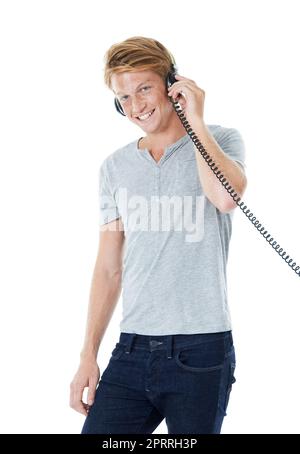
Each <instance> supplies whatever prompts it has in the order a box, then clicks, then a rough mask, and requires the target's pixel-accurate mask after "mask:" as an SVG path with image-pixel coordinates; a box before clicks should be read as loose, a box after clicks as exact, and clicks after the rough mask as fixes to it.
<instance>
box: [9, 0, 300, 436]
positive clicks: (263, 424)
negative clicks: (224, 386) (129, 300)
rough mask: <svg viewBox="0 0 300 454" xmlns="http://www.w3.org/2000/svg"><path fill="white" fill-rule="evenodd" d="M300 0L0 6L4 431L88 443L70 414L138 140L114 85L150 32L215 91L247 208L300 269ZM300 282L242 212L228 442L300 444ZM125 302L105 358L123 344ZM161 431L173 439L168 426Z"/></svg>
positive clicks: (236, 228)
mask: <svg viewBox="0 0 300 454" xmlns="http://www.w3.org/2000/svg"><path fill="white" fill-rule="evenodd" d="M298 3H299V2H297V1H296V0H295V1H291V0H285V1H274V0H270V1H267V0H264V1H261V0H260V1H253V0H251V1H249V0H248V1H243V2H241V1H238V0H237V1H229V0H227V1H226V2H224V1H214V0H209V1H208V0H207V1H199V0H197V1H191V0H186V1H184V2H181V1H172V2H162V1H151V2H150V1H149V2H140V1H133V0H131V1H130V2H124V1H116V0H115V1H112V2H103V1H100V0H99V1H88V0H84V1H83V0H81V1H74V0H72V1H67V0H59V1H57V0H51V1H41V0H39V1H29V0H27V1H25V2H24V1H13V0H9V1H8V0H7V1H2V2H1V7H0V43H1V44H0V45H1V55H0V64H1V71H0V78H1V80H0V95H1V102H0V109H1V112H0V115H1V119H0V120H1V130H2V132H1V136H0V140H1V165H0V173H1V174H0V185H1V232H0V241H1V245H0V246H1V263H0V266H1V295H0V298H1V318H0V323H1V325H0V336H1V339H0V346H1V374H0V380H1V383H0V384H1V423H0V431H1V432H2V433H36V434H37V433H79V432H80V430H81V427H82V425H83V422H84V416H83V415H81V414H79V413H76V412H75V411H74V410H72V409H71V408H70V407H69V383H70V382H71V380H72V378H73V375H74V373H75V371H76V369H77V367H78V364H79V353H80V350H81V347H82V342H83V336H84V329H85V322H86V311H87V304H88V298H89V289H90V283H91V277H92V271H93V267H94V262H95V259H96V252H97V248H98V192H97V191H98V180H97V178H98V169H99V166H100V164H101V162H102V161H103V159H104V158H105V157H106V156H107V155H108V154H110V153H112V152H113V151H114V150H116V149H117V148H118V147H121V146H123V145H124V144H126V143H128V142H130V141H132V140H135V139H137V138H138V137H141V136H142V135H143V131H142V130H140V129H139V128H138V127H137V126H134V125H133V124H132V123H131V122H130V121H129V120H128V119H126V118H125V117H122V116H121V115H119V114H118V113H117V112H116V111H115V109H114V105H113V93H112V92H111V91H109V90H108V88H107V87H106V86H105V85H104V82H103V68H104V61H103V56H104V53H105V51H106V50H107V49H108V48H109V47H110V46H111V45H112V44H114V43H116V42H119V41H122V40H123V39H126V38H128V37H131V36H136V35H143V36H146V37H151V38H155V39H158V40H159V41H161V42H162V43H163V44H164V45H165V46H166V47H167V48H168V49H169V50H170V51H171V52H172V53H173V55H174V57H175V59H176V62H177V65H178V70H179V74H181V75H183V76H185V77H188V78H191V79H193V80H195V81H196V82H197V84H198V85H199V87H201V88H203V89H204V90H205V93H206V97H205V108H204V120H205V122H206V123H207V124H221V125H223V126H227V127H235V128H237V129H238V130H239V131H240V132H241V134H242V136H243V138H244V141H245V144H246V165H247V177H248V187H247V191H246V193H245V194H244V197H243V200H244V202H245V203H246V204H247V205H248V206H249V208H251V210H252V211H253V212H254V214H255V215H256V217H257V218H258V219H259V220H260V221H261V222H262V224H263V225H264V226H265V227H266V228H267V229H268V230H269V231H270V233H271V234H272V236H274V238H275V239H276V240H277V241H278V242H279V243H280V244H281V245H282V247H283V248H284V249H285V250H286V251H287V252H288V254H290V256H291V257H292V258H293V259H294V260H295V261H296V262H297V264H299V263H300V244H299V240H298V238H299V237H298V233H299V227H300V219H299V216H298V206H299V197H298V193H297V191H298V189H299V164H300V162H299V153H300V145H299V141H298V134H299V124H298V122H299V103H300V88H299V80H300V66H299V62H298V60H299V59H298V54H299V46H298V43H299V41H300V29H299V24H298V17H299V16H298V14H297V7H298ZM299 284H300V279H299V276H297V275H296V273H295V272H294V271H293V270H292V269H291V268H290V267H289V266H288V265H287V264H286V263H285V262H284V260H283V259H282V258H280V256H279V255H278V254H277V253H276V252H275V251H274V250H273V249H272V247H271V246H270V245H268V243H267V242H266V240H265V239H264V238H263V237H262V235H260V234H259V233H258V232H257V230H256V229H255V228H254V226H253V225H252V224H251V222H250V221H249V220H248V219H247V218H246V216H245V215H244V214H243V213H242V211H241V210H240V209H239V208H236V212H235V216H234V224H233V234H232V238H231V245H230V254H229V262H228V295H229V303H230V308H231V314H232V320H233V328H234V330H233V332H234V340H235V347H236V355H237V369H236V379H237V381H236V383H235V384H234V390H233V391H232V395H231V399H230V403H229V407H228V415H227V417H226V418H225V420H224V424H223V433H236V434H237V433H300V421H299V416H298V415H299V406H300V392H299V380H300V367H299V340H300V331H299V316H300V301H299ZM120 319H121V300H120V301H119V303H118V306H117V308H116V310H115V312H114V314H113V318H112V320H111V323H110V325H109V327H108V329H107V331H106V334H105V337H104V340H103V342H102V344H101V347H100V351H99V356H98V360H99V365H100V371H101V373H102V371H103V370H104V368H105V367H106V365H107V363H108V360H109V357H110V354H111V351H112V349H113V347H114V345H115V343H116V342H117V340H118V336H119V322H120ZM155 433H167V429H166V425H165V422H162V423H161V424H160V426H159V427H158V428H157V429H156V431H155Z"/></svg>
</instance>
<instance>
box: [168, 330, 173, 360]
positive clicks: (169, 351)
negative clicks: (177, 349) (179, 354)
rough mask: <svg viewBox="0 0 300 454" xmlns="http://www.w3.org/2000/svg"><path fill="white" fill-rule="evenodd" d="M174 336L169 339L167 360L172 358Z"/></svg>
mask: <svg viewBox="0 0 300 454" xmlns="http://www.w3.org/2000/svg"><path fill="white" fill-rule="evenodd" d="M172 347H173V335H172V334H171V335H170V336H168V337H167V358H168V359H171V358H172Z"/></svg>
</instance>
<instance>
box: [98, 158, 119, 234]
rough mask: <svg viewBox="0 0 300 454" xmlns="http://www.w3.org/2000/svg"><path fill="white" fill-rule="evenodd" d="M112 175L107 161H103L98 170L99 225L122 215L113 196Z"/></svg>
mask: <svg viewBox="0 0 300 454" xmlns="http://www.w3.org/2000/svg"><path fill="white" fill-rule="evenodd" d="M111 177H112V176H111V175H110V174H109V172H108V166H107V161H106V160H105V161H103V163H102V164H101V166H100V168H99V172H98V181H99V191H98V196H99V226H101V225H104V224H107V223H108V222H111V221H114V220H115V219H118V218H119V217H120V214H119V211H118V206H117V203H116V200H115V198H114V196H113V191H112V185H111Z"/></svg>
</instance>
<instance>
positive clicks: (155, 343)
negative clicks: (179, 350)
mask: <svg viewBox="0 0 300 454" xmlns="http://www.w3.org/2000/svg"><path fill="white" fill-rule="evenodd" d="M161 344H162V342H159V341H156V340H152V341H150V345H151V347H157V345H161Z"/></svg>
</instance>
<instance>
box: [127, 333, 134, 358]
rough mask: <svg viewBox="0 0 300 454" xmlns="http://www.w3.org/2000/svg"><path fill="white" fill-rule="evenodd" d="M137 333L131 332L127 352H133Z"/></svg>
mask: <svg viewBox="0 0 300 454" xmlns="http://www.w3.org/2000/svg"><path fill="white" fill-rule="evenodd" d="M135 336H136V334H135V333H130V335H129V339H128V343H127V345H126V349H125V353H128V354H129V353H130V352H131V349H132V343H133V340H134V338H135Z"/></svg>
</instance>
